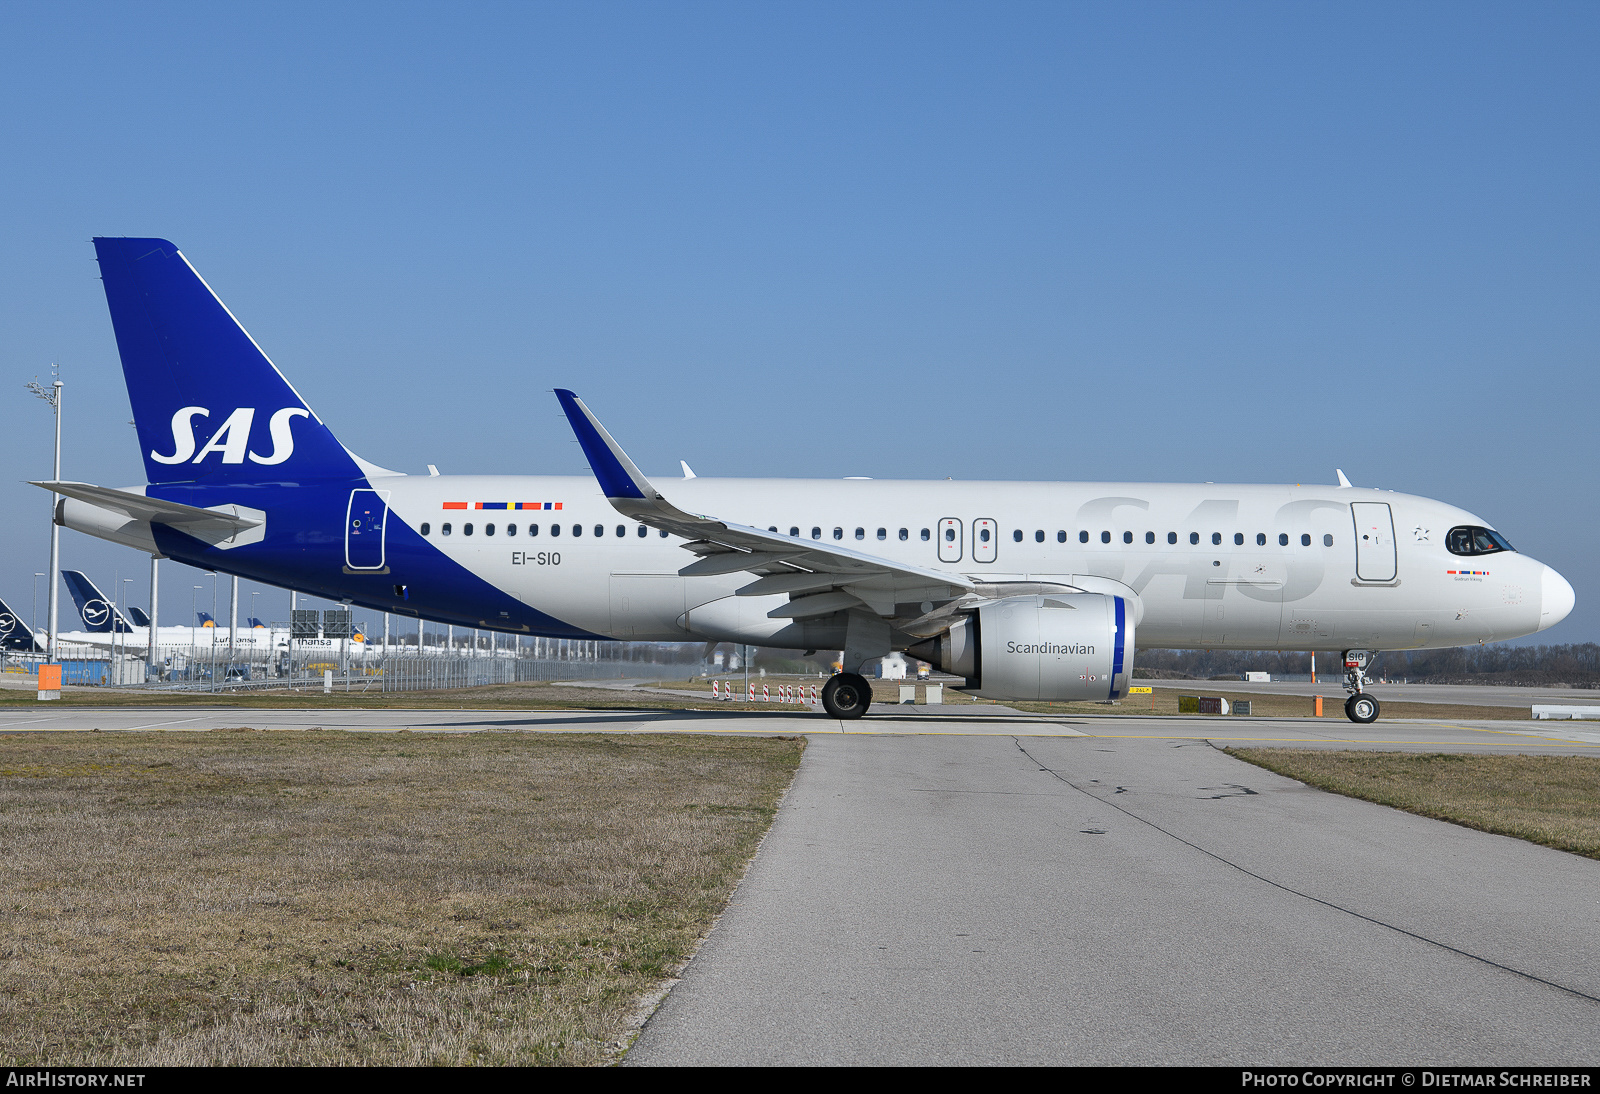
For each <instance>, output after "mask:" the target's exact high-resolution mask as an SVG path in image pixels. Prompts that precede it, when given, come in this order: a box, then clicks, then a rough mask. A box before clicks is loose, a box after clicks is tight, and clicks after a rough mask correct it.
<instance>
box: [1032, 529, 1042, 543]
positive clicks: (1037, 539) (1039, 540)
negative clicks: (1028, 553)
mask: <svg viewBox="0 0 1600 1094" xmlns="http://www.w3.org/2000/svg"><path fill="white" fill-rule="evenodd" d="M1033 542H1035V543H1043V542H1044V529H1043V528H1040V529H1039V530H1038V531H1036V532H1034V533H1033Z"/></svg>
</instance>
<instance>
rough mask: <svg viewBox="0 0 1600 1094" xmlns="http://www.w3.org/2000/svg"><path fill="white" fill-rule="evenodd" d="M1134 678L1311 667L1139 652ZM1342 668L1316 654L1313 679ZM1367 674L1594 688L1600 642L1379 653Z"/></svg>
mask: <svg viewBox="0 0 1600 1094" xmlns="http://www.w3.org/2000/svg"><path fill="white" fill-rule="evenodd" d="M1134 664H1135V669H1134V675H1135V676H1144V677H1146V678H1155V679H1162V678H1165V679H1180V680H1182V679H1189V680H1208V679H1211V678H1212V677H1216V676H1239V675H1242V674H1243V673H1246V672H1270V673H1272V674H1273V676H1275V677H1276V676H1289V675H1304V674H1306V673H1309V672H1310V671H1311V655H1310V654H1309V653H1285V652H1282V651H1277V650H1140V651H1139V653H1138V656H1137V658H1136V659H1135V662H1134ZM1341 672H1342V666H1341V664H1340V661H1339V655H1338V654H1337V653H1322V654H1319V655H1318V656H1317V673H1318V678H1319V679H1320V678H1321V677H1322V676H1324V675H1326V676H1328V678H1329V679H1330V680H1331V679H1335V678H1337V676H1338V675H1339V673H1341ZM1369 675H1373V676H1378V677H1388V678H1390V679H1406V680H1410V681H1412V682H1414V683H1424V684H1503V685H1510V686H1521V687H1557V686H1561V685H1565V686H1567V687H1579V688H1595V687H1600V644H1597V643H1594V642H1582V643H1573V644H1570V645H1564V646H1505V645H1497V646H1462V647H1458V648H1455V649H1447V650H1400V651H1396V652H1391V653H1384V654H1380V655H1379V656H1378V658H1377V660H1376V662H1375V663H1374V665H1373V667H1372V668H1371V669H1370V670H1369Z"/></svg>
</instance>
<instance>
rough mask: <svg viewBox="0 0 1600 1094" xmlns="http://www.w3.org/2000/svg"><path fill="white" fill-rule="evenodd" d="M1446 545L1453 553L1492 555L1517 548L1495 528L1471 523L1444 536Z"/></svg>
mask: <svg viewBox="0 0 1600 1094" xmlns="http://www.w3.org/2000/svg"><path fill="white" fill-rule="evenodd" d="M1444 545H1445V549H1446V550H1448V551H1449V552H1450V553H1451V554H1453V555H1492V554H1494V553H1495V552H1497V551H1515V550H1516V548H1515V547H1513V546H1511V544H1509V543H1507V542H1506V537H1505V536H1502V535H1501V534H1500V533H1499V532H1496V531H1495V530H1494V529H1492V528H1475V527H1472V526H1470V525H1460V526H1458V527H1455V528H1452V529H1450V531H1449V532H1448V533H1447V534H1446V535H1445V537H1444Z"/></svg>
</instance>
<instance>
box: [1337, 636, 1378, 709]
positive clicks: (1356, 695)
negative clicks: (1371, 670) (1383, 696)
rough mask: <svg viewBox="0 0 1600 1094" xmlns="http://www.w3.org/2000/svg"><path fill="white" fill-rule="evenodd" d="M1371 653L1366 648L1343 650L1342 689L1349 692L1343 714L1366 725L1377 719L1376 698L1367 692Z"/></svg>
mask: <svg viewBox="0 0 1600 1094" xmlns="http://www.w3.org/2000/svg"><path fill="white" fill-rule="evenodd" d="M1371 663H1372V654H1371V653H1370V652H1369V651H1367V650H1345V651H1344V689H1345V690H1346V691H1348V692H1350V693H1351V695H1350V698H1348V699H1346V700H1345V701H1344V716H1345V717H1346V718H1349V719H1350V720H1351V721H1352V722H1359V723H1361V724H1362V725H1366V724H1368V723H1369V722H1375V721H1377V720H1378V711H1379V709H1380V708H1379V707H1378V700H1376V699H1374V698H1373V697H1372V696H1370V695H1368V694H1367V693H1366V692H1367V666H1368V665H1370V664H1371Z"/></svg>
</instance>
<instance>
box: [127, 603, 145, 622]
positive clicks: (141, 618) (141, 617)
mask: <svg viewBox="0 0 1600 1094" xmlns="http://www.w3.org/2000/svg"><path fill="white" fill-rule="evenodd" d="M128 614H129V615H130V616H132V617H133V625H134V626H135V627H148V626H149V625H150V613H149V612H147V611H145V610H144V609H143V608H135V607H134V606H133V605H132V604H129V605H128Z"/></svg>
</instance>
